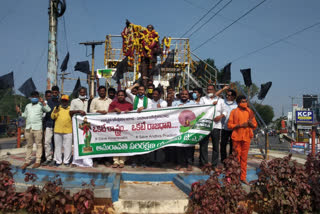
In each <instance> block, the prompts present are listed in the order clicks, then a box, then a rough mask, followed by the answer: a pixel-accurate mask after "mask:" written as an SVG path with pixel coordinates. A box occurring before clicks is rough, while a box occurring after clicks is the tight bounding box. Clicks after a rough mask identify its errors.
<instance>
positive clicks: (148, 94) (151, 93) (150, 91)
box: [147, 83, 155, 99]
mask: <svg viewBox="0 0 320 214" xmlns="http://www.w3.org/2000/svg"><path fill="white" fill-rule="evenodd" d="M147 89H148V90H147V97H148V98H150V99H152V95H153V90H154V89H155V86H154V84H153V83H151V84H149V85H148V87H147Z"/></svg>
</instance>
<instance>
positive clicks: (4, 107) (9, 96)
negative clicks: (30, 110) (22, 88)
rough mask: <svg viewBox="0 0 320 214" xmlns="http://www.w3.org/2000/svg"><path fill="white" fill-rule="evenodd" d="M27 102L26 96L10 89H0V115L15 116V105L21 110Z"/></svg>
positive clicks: (12, 117)
mask: <svg viewBox="0 0 320 214" xmlns="http://www.w3.org/2000/svg"><path fill="white" fill-rule="evenodd" d="M28 103H29V100H28V99H27V98H25V97H24V96H20V95H16V94H14V93H13V90H12V89H4V90H0V116H9V117H10V118H11V119H14V118H17V113H16V110H15V106H16V105H19V106H20V107H21V109H22V110H23V109H24V108H25V106H26V105H27V104H28Z"/></svg>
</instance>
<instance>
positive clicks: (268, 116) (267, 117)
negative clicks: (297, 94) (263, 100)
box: [252, 102, 274, 125]
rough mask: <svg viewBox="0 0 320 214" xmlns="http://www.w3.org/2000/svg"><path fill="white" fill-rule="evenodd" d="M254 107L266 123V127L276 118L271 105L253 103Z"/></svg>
mask: <svg viewBox="0 0 320 214" xmlns="http://www.w3.org/2000/svg"><path fill="white" fill-rule="evenodd" d="M252 105H253V106H254V107H255V109H256V110H257V112H258V113H259V114H260V116H261V118H262V119H263V121H264V122H265V123H266V125H269V124H270V122H271V121H272V119H273V117H274V111H273V108H272V106H269V105H263V104H260V103H256V102H254V103H252Z"/></svg>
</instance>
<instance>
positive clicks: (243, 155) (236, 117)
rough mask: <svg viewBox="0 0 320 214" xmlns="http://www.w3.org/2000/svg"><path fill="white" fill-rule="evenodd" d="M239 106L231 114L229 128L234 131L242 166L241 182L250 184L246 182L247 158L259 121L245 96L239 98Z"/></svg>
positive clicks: (233, 134)
mask: <svg viewBox="0 0 320 214" xmlns="http://www.w3.org/2000/svg"><path fill="white" fill-rule="evenodd" d="M237 104H238V107H237V108H236V109H234V110H232V111H231V113H230V117H229V122H228V128H229V129H232V130H233V132H232V135H231V139H232V142H233V148H234V150H235V151H236V152H237V156H238V160H239V162H240V165H241V176H240V180H241V181H242V182H243V183H245V184H248V182H247V180H246V176H247V158H248V152H249V148H250V142H251V139H252V138H253V130H254V129H255V128H256V127H257V121H256V119H255V117H254V113H253V112H252V110H251V109H249V108H248V103H247V98H246V97H245V96H243V95H240V96H238V97H237Z"/></svg>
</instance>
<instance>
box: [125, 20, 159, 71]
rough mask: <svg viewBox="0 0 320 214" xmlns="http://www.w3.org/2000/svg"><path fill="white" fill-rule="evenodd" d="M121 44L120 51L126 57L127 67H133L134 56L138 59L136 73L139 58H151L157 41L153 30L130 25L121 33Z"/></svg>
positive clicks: (139, 62)
mask: <svg viewBox="0 0 320 214" xmlns="http://www.w3.org/2000/svg"><path fill="white" fill-rule="evenodd" d="M121 36H122V39H123V43H122V51H123V54H124V55H125V56H128V65H129V66H133V63H134V56H135V54H136V55H137V57H138V63H137V71H139V67H140V64H141V57H148V58H152V49H153V47H154V46H155V45H156V44H157V43H158V41H159V35H158V33H157V32H156V31H155V30H152V31H149V30H148V29H147V28H145V27H142V26H140V25H135V24H132V23H131V24H130V25H129V26H128V27H125V28H124V30H123V32H122V33H121Z"/></svg>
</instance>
